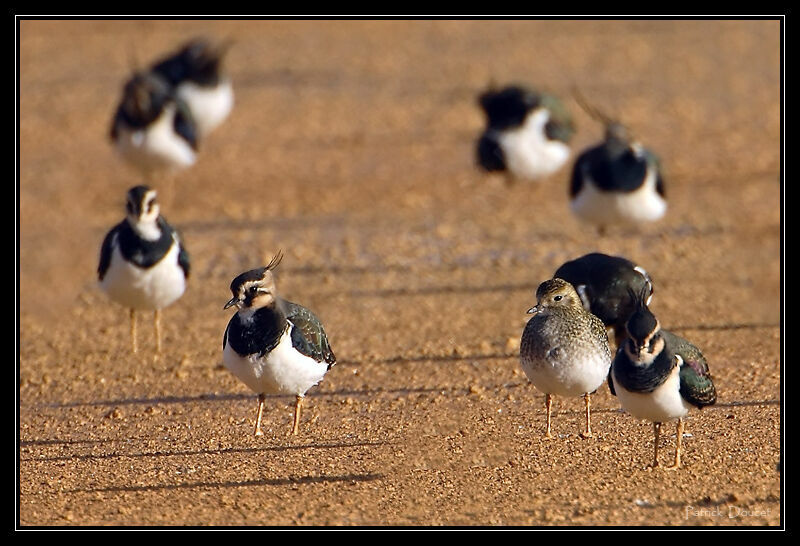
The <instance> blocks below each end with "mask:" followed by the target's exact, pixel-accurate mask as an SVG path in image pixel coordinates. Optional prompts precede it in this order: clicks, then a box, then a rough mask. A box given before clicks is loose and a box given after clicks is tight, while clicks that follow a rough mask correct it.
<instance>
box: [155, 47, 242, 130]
mask: <svg viewBox="0 0 800 546" xmlns="http://www.w3.org/2000/svg"><path fill="white" fill-rule="evenodd" d="M230 45H231V42H230V41H222V42H220V43H218V44H212V43H211V42H210V41H208V40H206V39H202V38H195V39H193V40H191V41H189V42H188V43H187V44H185V45H184V46H183V47H181V48H180V50H178V51H177V52H176V53H174V54H171V55H170V56H168V57H166V58H165V59H162V60H160V61H158V62H156V63H155V64H154V65H153V67H152V71H153V73H155V74H158V75H160V76H161V77H163V78H164V79H165V80H166V81H167V82H168V83H169V84H170V85H171V86H172V87H173V89H174V93H175V96H176V97H178V98H179V99H181V100H182V101H184V102H185V103H186V104H187V105H188V107H189V110H190V111H191V113H192V116H193V118H194V120H195V123H196V124H197V129H198V132H199V134H200V136H201V137H205V136H206V135H208V134H209V133H210V132H211V131H213V130H214V129H216V128H217V127H218V126H219V125H220V124H221V123H222V122H223V121H225V118H227V117H228V115H229V114H230V112H231V110H232V109H233V84H232V82H231V79H230V77H229V76H228V75H227V74H225V72H224V71H223V70H222V63H223V60H224V56H225V54H226V53H227V51H228V49H229V47H230Z"/></svg>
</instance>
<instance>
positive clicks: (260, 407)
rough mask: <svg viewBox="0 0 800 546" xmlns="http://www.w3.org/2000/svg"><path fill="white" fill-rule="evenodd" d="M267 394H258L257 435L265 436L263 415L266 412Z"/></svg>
mask: <svg viewBox="0 0 800 546" xmlns="http://www.w3.org/2000/svg"><path fill="white" fill-rule="evenodd" d="M265 398H266V396H264V395H263V394H259V395H258V411H257V412H256V432H255V435H256V436H264V431H263V430H261V415H262V414H263V413H264V399H265Z"/></svg>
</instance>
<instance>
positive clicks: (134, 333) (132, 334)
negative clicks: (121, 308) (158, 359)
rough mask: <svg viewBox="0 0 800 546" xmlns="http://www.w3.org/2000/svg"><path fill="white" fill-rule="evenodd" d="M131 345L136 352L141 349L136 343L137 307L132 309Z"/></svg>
mask: <svg viewBox="0 0 800 546" xmlns="http://www.w3.org/2000/svg"><path fill="white" fill-rule="evenodd" d="M131 347H132V348H133V352H134V353H135V352H137V351H138V350H139V347H138V345H137V344H136V309H131Z"/></svg>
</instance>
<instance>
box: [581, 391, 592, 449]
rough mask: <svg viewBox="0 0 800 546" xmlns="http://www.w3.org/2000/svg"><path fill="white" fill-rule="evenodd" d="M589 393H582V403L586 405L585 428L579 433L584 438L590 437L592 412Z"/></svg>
mask: <svg viewBox="0 0 800 546" xmlns="http://www.w3.org/2000/svg"><path fill="white" fill-rule="evenodd" d="M591 396H592V395H591V394H589V393H588V392H587V393H585V394H584V395H583V403H584V405H585V406H586V430H585V431H584V432H583V434H581V436H582V437H584V438H591V437H592V412H591V406H592V402H591Z"/></svg>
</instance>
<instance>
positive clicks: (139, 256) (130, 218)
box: [97, 186, 190, 353]
mask: <svg viewBox="0 0 800 546" xmlns="http://www.w3.org/2000/svg"><path fill="white" fill-rule="evenodd" d="M125 207H126V210H127V217H126V218H125V219H124V220H123V221H122V222H120V223H119V224H117V225H116V226H114V227H113V228H112V229H111V230H110V231H109V232H108V234H107V235H106V237H105V239H104V240H103V244H102V247H101V249H100V263H99V265H98V268H97V272H98V276H99V279H100V286H101V288H102V289H103V290H104V291H105V292H106V293H107V294H108V296H109V297H110V298H111V299H112V300H114V301H116V302H117V303H119V304H121V305H124V306H125V307H127V308H129V309H130V322H131V343H132V348H133V352H134V353H135V352H136V351H137V342H136V311H138V310H152V311H154V322H155V336H156V352H157V353H160V352H161V309H163V308H165V307H167V306H168V305H171V304H172V303H173V302H175V301H176V300H177V299H178V298H180V297H181V296H182V295H183V293H184V291H185V290H186V281H187V279H188V277H189V269H190V266H189V255H188V253H187V252H186V249H185V247H184V246H183V243H182V241H181V238H180V236H179V235H178V232H177V231H175V230H174V229H173V228H172V226H170V225H169V223H167V221H166V220H165V219H164V217H163V216H161V214H160V207H159V205H158V202H157V200H156V191H155V190H153V189H150V188H149V187H147V186H135V187H133V188H131V189H130V190H129V191H128V194H127V203H126V205H125Z"/></svg>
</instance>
